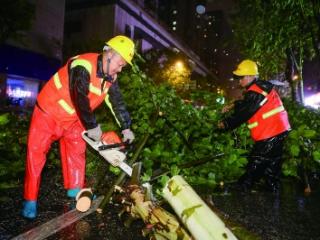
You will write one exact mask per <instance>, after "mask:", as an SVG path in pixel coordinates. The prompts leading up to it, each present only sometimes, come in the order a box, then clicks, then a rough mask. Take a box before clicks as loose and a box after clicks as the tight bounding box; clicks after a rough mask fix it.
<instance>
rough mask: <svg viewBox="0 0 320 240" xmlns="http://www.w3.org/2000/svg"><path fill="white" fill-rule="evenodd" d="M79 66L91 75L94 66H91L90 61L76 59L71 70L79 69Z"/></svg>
mask: <svg viewBox="0 0 320 240" xmlns="http://www.w3.org/2000/svg"><path fill="white" fill-rule="evenodd" d="M77 66H82V67H84V68H85V69H87V71H88V72H89V74H91V71H92V66H91V63H90V62H89V61H87V60H84V59H76V60H74V61H73V62H72V63H71V66H70V68H71V69H72V68H74V67H77Z"/></svg>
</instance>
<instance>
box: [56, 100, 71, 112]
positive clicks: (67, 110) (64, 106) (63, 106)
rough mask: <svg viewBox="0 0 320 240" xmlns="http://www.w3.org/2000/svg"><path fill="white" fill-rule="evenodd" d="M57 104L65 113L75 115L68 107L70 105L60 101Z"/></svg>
mask: <svg viewBox="0 0 320 240" xmlns="http://www.w3.org/2000/svg"><path fill="white" fill-rule="evenodd" d="M58 103H59V104H60V106H61V107H62V108H63V109H64V110H65V111H66V112H67V113H69V114H73V113H75V110H74V109H73V108H72V107H70V105H69V104H68V103H67V102H66V101H65V100H63V99H60V100H59V101H58Z"/></svg>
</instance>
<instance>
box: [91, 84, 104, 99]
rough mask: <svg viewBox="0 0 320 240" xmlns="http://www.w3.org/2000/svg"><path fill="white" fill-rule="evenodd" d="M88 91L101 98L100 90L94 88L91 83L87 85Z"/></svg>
mask: <svg viewBox="0 0 320 240" xmlns="http://www.w3.org/2000/svg"><path fill="white" fill-rule="evenodd" d="M89 91H90V92H92V93H94V94H96V95H98V96H101V90H100V89H99V88H97V87H95V86H93V84H92V83H90V84H89Z"/></svg>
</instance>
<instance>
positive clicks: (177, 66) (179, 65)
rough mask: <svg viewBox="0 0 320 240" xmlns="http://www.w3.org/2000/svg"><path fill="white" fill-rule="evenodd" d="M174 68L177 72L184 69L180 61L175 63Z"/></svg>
mask: <svg viewBox="0 0 320 240" xmlns="http://www.w3.org/2000/svg"><path fill="white" fill-rule="evenodd" d="M175 68H176V70H177V71H179V72H182V71H183V68H184V65H183V63H182V62H181V61H177V62H176V64H175Z"/></svg>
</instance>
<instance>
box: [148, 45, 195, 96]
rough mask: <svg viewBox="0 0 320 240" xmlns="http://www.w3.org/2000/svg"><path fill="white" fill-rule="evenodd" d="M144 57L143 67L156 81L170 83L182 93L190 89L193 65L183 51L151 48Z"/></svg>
mask: <svg viewBox="0 0 320 240" xmlns="http://www.w3.org/2000/svg"><path fill="white" fill-rule="evenodd" d="M144 57H145V59H146V61H145V63H144V65H143V69H144V70H145V71H146V73H147V74H148V76H150V77H151V78H153V80H154V81H155V82H156V83H168V84H169V85H171V86H173V87H174V88H175V89H176V90H177V91H178V92H180V93H182V92H186V91H187V90H188V89H189V86H190V84H191V79H190V76H191V72H192V66H191V64H190V61H188V58H187V56H185V55H184V54H183V53H181V52H179V51H177V50H172V49H162V50H150V51H149V52H147V53H145V54H144Z"/></svg>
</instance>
